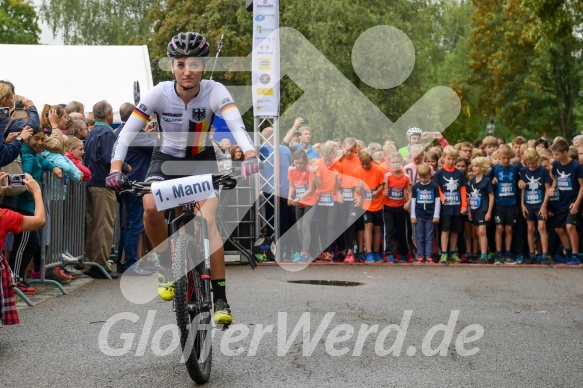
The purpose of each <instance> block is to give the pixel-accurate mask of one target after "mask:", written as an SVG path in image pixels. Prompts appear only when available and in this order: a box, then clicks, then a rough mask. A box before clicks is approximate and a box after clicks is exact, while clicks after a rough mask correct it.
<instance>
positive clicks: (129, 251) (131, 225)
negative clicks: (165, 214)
mask: <svg viewBox="0 0 583 388" xmlns="http://www.w3.org/2000/svg"><path fill="white" fill-rule="evenodd" d="M122 203H123V207H124V211H125V215H126V227H125V239H124V242H123V247H124V248H123V249H124V252H125V257H126V259H125V263H124V268H125V269H128V268H130V267H131V266H132V265H134V264H135V262H136V261H138V259H139V258H138V244H139V243H140V235H141V234H142V233H143V232H144V205H143V204H142V198H140V197H136V196H135V195H131V194H130V195H124V197H123V202H122Z"/></svg>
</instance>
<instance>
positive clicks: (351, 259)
mask: <svg viewBox="0 0 583 388" xmlns="http://www.w3.org/2000/svg"><path fill="white" fill-rule="evenodd" d="M344 262H345V263H348V264H352V263H354V254H352V253H347V254H346V256H344Z"/></svg>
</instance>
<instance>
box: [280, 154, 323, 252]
mask: <svg viewBox="0 0 583 388" xmlns="http://www.w3.org/2000/svg"><path fill="white" fill-rule="evenodd" d="M292 160H293V167H290V169H289V170H288V172H287V179H288V180H289V192H288V200H287V203H288V205H289V206H295V207H296V225H297V226H298V234H299V238H300V243H301V245H302V251H301V253H300V252H296V253H294V254H293V256H292V257H293V260H294V261H302V262H307V261H312V260H313V259H312V257H311V256H310V253H309V248H310V243H311V236H310V224H311V223H312V218H313V217H314V212H312V211H310V210H312V206H314V205H315V204H316V199H317V197H316V191H315V187H314V173H313V172H312V171H311V169H308V155H307V154H306V153H305V152H304V151H302V150H296V151H294V153H293V154H292Z"/></svg>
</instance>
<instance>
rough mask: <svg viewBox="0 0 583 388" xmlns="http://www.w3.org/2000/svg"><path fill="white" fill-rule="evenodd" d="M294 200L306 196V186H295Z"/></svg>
mask: <svg viewBox="0 0 583 388" xmlns="http://www.w3.org/2000/svg"><path fill="white" fill-rule="evenodd" d="M295 188H296V198H299V197H300V196H302V195H304V194H306V191H308V185H296V186H295Z"/></svg>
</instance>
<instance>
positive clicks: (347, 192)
mask: <svg viewBox="0 0 583 388" xmlns="http://www.w3.org/2000/svg"><path fill="white" fill-rule="evenodd" d="M342 199H343V200H345V201H354V191H353V190H352V189H346V188H343V189H342Z"/></svg>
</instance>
